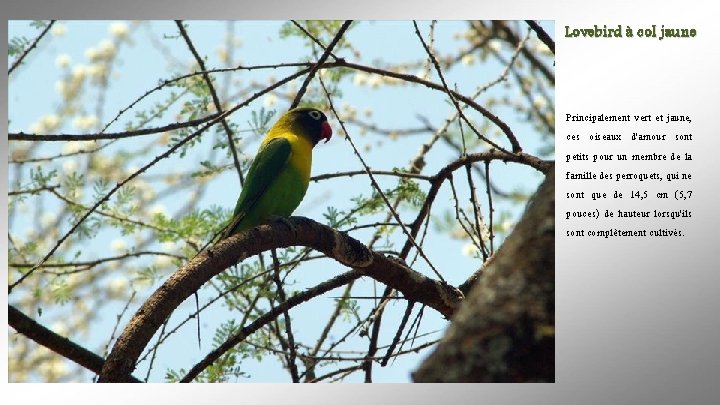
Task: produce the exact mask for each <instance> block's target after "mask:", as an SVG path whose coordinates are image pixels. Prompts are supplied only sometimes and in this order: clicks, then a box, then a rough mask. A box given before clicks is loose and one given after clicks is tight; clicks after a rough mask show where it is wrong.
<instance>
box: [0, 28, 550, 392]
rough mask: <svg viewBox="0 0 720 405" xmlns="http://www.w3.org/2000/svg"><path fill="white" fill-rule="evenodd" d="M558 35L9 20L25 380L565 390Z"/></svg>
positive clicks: (16, 352)
mask: <svg viewBox="0 0 720 405" xmlns="http://www.w3.org/2000/svg"><path fill="white" fill-rule="evenodd" d="M556 30H558V32H560V30H559V28H558V27H556V26H555V21H553V20H547V19H545V20H542V19H541V20H521V19H518V20H493V19H491V20H443V19H438V20H432V19H418V20H412V19H404V20H380V19H379V20H320V19H317V20H289V19H284V20H280V19H278V20H227V21H222V20H199V19H198V20H97V19H95V20H27V19H16V20H10V21H8V87H7V91H8V94H7V102H8V108H7V113H8V116H7V123H8V124H7V125H8V127H7V139H8V141H7V142H8V152H7V159H8V173H7V187H8V191H7V198H8V200H7V201H8V211H7V226H8V229H7V243H8V245H7V260H8V262H7V271H8V275H7V279H8V295H7V300H8V336H7V351H8V352H7V362H8V366H7V373H8V374H7V376H8V382H11V383H70V382H73V383H78V382H80V383H92V382H150V383H175V382H194V383H220V382H223V383H332V382H340V383H413V382H465V383H493V382H503V383H527V382H533V383H539V382H540V383H553V382H555V375H556V372H555V370H556V367H555V364H556V353H555V132H556V126H555V125H556V124H555V75H556V73H555V32H556ZM563 176H564V174H563Z"/></svg>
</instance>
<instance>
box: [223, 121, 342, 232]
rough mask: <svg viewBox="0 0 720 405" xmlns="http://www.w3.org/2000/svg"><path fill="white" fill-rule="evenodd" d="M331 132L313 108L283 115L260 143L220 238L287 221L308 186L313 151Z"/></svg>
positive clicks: (327, 139)
mask: <svg viewBox="0 0 720 405" xmlns="http://www.w3.org/2000/svg"><path fill="white" fill-rule="evenodd" d="M331 136H332V129H331V128H330V124H329V123H328V120H327V117H326V116H325V114H323V113H322V111H320V110H317V109H315V108H307V107H301V108H294V109H292V110H290V111H288V112H286V113H285V114H283V115H282V116H281V117H280V118H279V119H278V120H277V122H276V123H275V124H274V125H273V126H272V128H270V131H269V132H268V134H267V135H266V136H265V139H263V141H262V143H261V144H260V148H259V149H258V153H257V155H255V159H254V160H253V161H252V163H251V164H250V169H249V170H248V172H247V176H246V178H245V184H244V186H243V189H242V191H241V192H240V197H238V200H237V204H235V211H234V212H233V218H232V220H231V221H230V223H229V225H228V226H227V227H226V228H225V229H226V230H225V232H224V233H223V237H227V236H230V235H234V234H236V233H238V232H240V231H243V230H246V229H249V228H252V227H253V226H255V225H258V224H260V223H263V222H266V221H269V220H271V219H273V218H275V217H282V218H286V217H288V216H290V214H292V212H293V211H295V208H297V206H298V205H299V204H300V201H302V199H303V197H304V196H305V192H306V191H307V188H308V184H309V183H310V167H311V165H312V150H313V148H314V147H315V145H317V143H318V142H319V141H320V140H321V139H324V140H325V142H327V141H329V140H330V137H331Z"/></svg>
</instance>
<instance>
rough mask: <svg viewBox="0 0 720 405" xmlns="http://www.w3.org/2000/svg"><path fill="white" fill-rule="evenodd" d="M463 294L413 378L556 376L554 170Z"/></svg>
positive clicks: (484, 379) (549, 378)
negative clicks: (478, 275) (464, 295)
mask: <svg viewBox="0 0 720 405" xmlns="http://www.w3.org/2000/svg"><path fill="white" fill-rule="evenodd" d="M466 287H470V288H471V289H470V293H469V294H468V298H467V299H466V300H465V301H464V302H463V303H462V305H461V307H460V309H459V310H458V311H457V313H456V314H455V315H454V316H453V320H452V323H451V325H450V327H449V328H448V330H447V332H446V333H445V336H444V337H443V339H442V340H441V342H440V343H439V344H438V346H437V347H436V349H435V351H434V352H433V353H432V354H431V355H430V356H429V357H428V358H427V359H426V360H425V361H424V362H423V364H422V365H421V366H420V368H419V369H418V370H417V371H415V372H414V373H413V375H412V377H413V380H414V381H415V382H530V381H534V382H542V381H544V382H554V381H555V174H554V171H550V172H548V174H547V177H546V178H545V181H544V182H543V184H542V185H541V186H540V188H539V189H538V191H537V193H536V194H535V196H534V197H533V199H532V200H531V202H530V203H529V204H528V207H527V209H526V211H525V214H524V215H523V217H522V218H521V219H520V222H518V225H517V226H516V227H515V229H514V230H513V232H512V233H511V234H510V236H508V238H507V240H506V241H505V243H504V244H503V245H502V247H500V249H499V250H498V251H497V253H496V254H495V256H493V257H492V258H490V260H489V262H488V263H487V264H486V267H485V268H484V269H483V270H482V277H479V278H477V280H472V279H471V280H469V281H468V282H467V283H466Z"/></svg>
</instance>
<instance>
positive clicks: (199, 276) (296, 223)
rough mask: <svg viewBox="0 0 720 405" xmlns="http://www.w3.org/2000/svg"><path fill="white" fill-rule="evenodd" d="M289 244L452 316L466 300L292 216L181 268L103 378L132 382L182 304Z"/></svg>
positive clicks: (131, 329) (137, 319) (141, 313)
mask: <svg viewBox="0 0 720 405" xmlns="http://www.w3.org/2000/svg"><path fill="white" fill-rule="evenodd" d="M288 224H290V225H292V230H288ZM289 246H307V247H311V248H313V249H316V250H318V251H320V252H322V253H324V254H326V255H327V256H328V257H331V258H333V259H335V260H337V261H338V262H340V263H341V264H343V265H345V266H347V267H351V268H354V269H356V270H358V271H360V272H361V273H362V274H363V275H366V276H369V277H372V278H374V279H375V280H378V281H380V282H381V283H384V284H387V285H389V286H392V287H393V288H394V289H396V290H398V291H400V292H402V293H403V295H404V296H405V298H407V299H408V300H411V301H415V302H418V303H422V304H425V305H427V306H429V307H431V308H434V309H435V310H437V311H438V312H440V313H441V314H443V315H444V316H446V317H449V316H451V315H452V313H453V312H454V310H455V308H456V307H457V306H458V304H459V302H460V301H461V299H462V294H461V293H459V291H458V290H457V289H455V288H453V287H451V286H449V285H447V284H443V283H440V282H438V281H435V280H432V279H430V278H428V277H426V276H424V275H422V274H420V273H418V272H416V271H414V270H412V269H410V268H408V267H407V266H406V265H405V264H403V263H401V262H400V261H397V260H393V259H392V258H388V257H386V256H384V255H382V254H380V253H377V252H372V251H370V250H369V249H367V248H366V247H365V246H364V245H363V244H362V243H360V242H359V241H357V240H356V239H354V238H352V237H350V236H348V235H347V234H344V233H341V232H338V231H336V230H334V229H332V228H330V227H328V226H325V225H322V224H320V223H317V222H315V221H313V220H310V219H307V218H303V217H291V218H289V219H287V220H285V221H275V222H272V223H270V224H267V225H261V226H258V227H255V228H253V229H251V230H249V231H247V232H241V233H239V234H237V235H233V236H231V237H229V238H226V239H223V240H221V241H220V242H218V243H217V244H216V245H214V246H213V247H211V248H210V249H207V250H205V251H203V252H201V253H200V254H198V255H197V256H196V257H195V258H194V259H193V260H191V261H190V262H189V263H188V264H186V265H185V266H183V267H182V268H180V269H178V271H176V272H175V273H174V274H173V275H172V276H171V277H170V278H169V279H168V280H167V281H166V282H165V283H164V284H163V285H162V286H161V287H160V288H158V289H157V290H156V291H155V292H154V293H153V295H152V296H151V297H150V298H149V299H148V300H147V301H146V302H145V303H144V304H143V305H142V307H141V308H140V309H139V310H138V311H137V313H136V314H135V316H134V317H133V318H132V319H131V320H130V322H129V324H128V325H127V326H126V328H125V330H124V331H123V333H122V334H121V335H120V337H119V338H118V340H117V342H116V344H115V347H113V349H112V351H111V352H110V355H109V356H108V358H107V361H106V362H105V365H104V366H103V370H102V373H101V374H100V379H99V380H100V381H101V382H122V381H126V380H127V379H128V378H129V376H130V373H132V371H133V369H134V368H135V362H136V360H137V358H138V357H139V355H140V353H141V352H142V350H143V348H144V347H145V346H146V345H147V344H148V342H149V341H150V339H151V338H152V336H153V335H154V334H155V332H156V331H157V329H158V328H159V327H160V326H161V325H162V323H163V322H164V321H165V320H166V319H167V317H168V316H169V315H170V314H171V313H172V311H173V310H174V309H175V308H177V306H178V305H180V304H181V303H182V302H183V301H184V300H185V299H186V298H187V297H189V296H190V295H192V294H193V293H194V292H195V291H197V290H198V289H199V288H200V287H201V286H202V285H203V284H205V283H206V282H207V281H208V280H210V279H211V278H212V277H214V276H215V275H217V274H219V273H221V272H222V271H224V270H225V269H227V268H228V267H230V266H232V265H233V264H236V263H238V262H239V261H240V260H244V259H246V258H248V257H251V256H253V255H256V254H258V253H260V252H263V251H266V250H269V249H272V248H284V247H289ZM292 299H293V298H290V300H292ZM278 308H279V307H278ZM278 308H276V310H277V309H278ZM280 313H281V312H280Z"/></svg>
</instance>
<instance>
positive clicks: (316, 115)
mask: <svg viewBox="0 0 720 405" xmlns="http://www.w3.org/2000/svg"><path fill="white" fill-rule="evenodd" d="M308 115H309V116H311V117H312V118H313V119H314V120H319V119H320V118H321V117H322V113H320V111H309V112H308Z"/></svg>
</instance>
